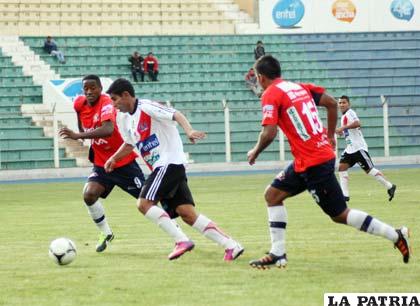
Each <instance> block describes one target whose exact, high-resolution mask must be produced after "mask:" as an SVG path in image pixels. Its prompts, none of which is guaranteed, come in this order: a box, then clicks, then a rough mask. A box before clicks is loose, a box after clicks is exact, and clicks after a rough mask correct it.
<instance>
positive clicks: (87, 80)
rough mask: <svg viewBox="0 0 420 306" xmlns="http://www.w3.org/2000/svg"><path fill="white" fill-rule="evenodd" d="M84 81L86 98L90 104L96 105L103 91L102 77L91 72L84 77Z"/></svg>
mask: <svg viewBox="0 0 420 306" xmlns="http://www.w3.org/2000/svg"><path fill="white" fill-rule="evenodd" d="M82 83H83V93H84V95H85V96H86V100H87V101H88V103H89V104H90V105H94V104H95V103H96V102H97V101H98V100H99V97H100V96H101V93H102V83H101V79H100V78H99V77H98V76H97V75H95V74H89V75H87V76H85V77H84V78H83V80H82Z"/></svg>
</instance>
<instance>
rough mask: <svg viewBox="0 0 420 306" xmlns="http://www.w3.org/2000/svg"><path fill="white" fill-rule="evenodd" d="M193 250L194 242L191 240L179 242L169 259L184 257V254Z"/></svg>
mask: <svg viewBox="0 0 420 306" xmlns="http://www.w3.org/2000/svg"><path fill="white" fill-rule="evenodd" d="M192 249H194V242H192V241H191V240H188V241H181V242H177V243H175V248H174V250H173V251H172V252H171V254H169V255H168V259H169V260H174V259H177V258H178V257H181V256H182V255H184V253H186V252H189V251H191V250H192Z"/></svg>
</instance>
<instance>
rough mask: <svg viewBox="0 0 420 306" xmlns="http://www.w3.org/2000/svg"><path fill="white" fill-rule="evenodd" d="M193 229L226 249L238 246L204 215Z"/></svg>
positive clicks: (199, 217) (195, 223)
mask: <svg viewBox="0 0 420 306" xmlns="http://www.w3.org/2000/svg"><path fill="white" fill-rule="evenodd" d="M192 227H193V228H195V229H196V230H197V231H199V232H200V233H202V234H203V235H204V237H206V238H208V239H210V240H213V241H214V242H216V243H217V244H218V245H221V246H222V247H224V248H225V249H232V248H234V247H235V245H236V241H235V240H233V239H232V238H230V237H229V236H228V235H226V234H225V233H223V232H222V231H221V230H220V229H219V228H218V227H217V225H216V224H215V223H214V222H213V221H211V220H210V219H209V218H207V217H206V216H204V215H201V214H200V215H199V216H198V218H197V220H195V222H194V224H193V225H192Z"/></svg>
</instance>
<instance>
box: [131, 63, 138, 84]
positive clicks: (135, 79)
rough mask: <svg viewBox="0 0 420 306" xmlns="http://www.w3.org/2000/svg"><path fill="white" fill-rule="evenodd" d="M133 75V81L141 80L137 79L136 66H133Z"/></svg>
mask: <svg viewBox="0 0 420 306" xmlns="http://www.w3.org/2000/svg"><path fill="white" fill-rule="evenodd" d="M131 75H132V76H133V81H134V82H136V83H137V82H138V81H139V80H138V79H137V69H136V68H135V67H133V68H131Z"/></svg>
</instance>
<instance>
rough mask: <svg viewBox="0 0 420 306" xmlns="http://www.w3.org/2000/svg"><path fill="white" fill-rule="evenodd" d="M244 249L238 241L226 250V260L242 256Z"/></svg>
mask: <svg viewBox="0 0 420 306" xmlns="http://www.w3.org/2000/svg"><path fill="white" fill-rule="evenodd" d="M244 250H245V249H244V248H243V247H242V246H241V245H240V244H239V243H236V245H235V247H234V248H232V249H226V250H225V257H224V258H223V259H224V260H225V261H233V260H235V259H236V258H238V257H239V256H241V255H242V253H243V252H244Z"/></svg>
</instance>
